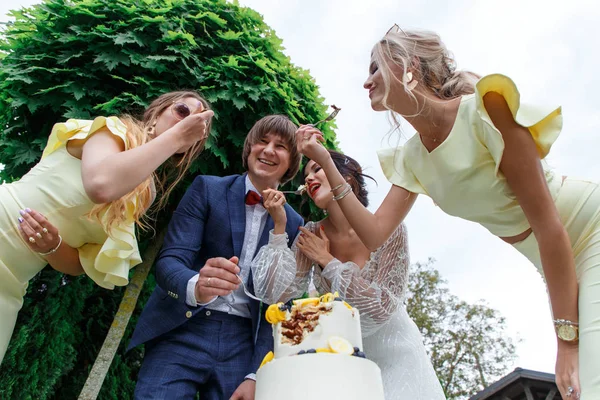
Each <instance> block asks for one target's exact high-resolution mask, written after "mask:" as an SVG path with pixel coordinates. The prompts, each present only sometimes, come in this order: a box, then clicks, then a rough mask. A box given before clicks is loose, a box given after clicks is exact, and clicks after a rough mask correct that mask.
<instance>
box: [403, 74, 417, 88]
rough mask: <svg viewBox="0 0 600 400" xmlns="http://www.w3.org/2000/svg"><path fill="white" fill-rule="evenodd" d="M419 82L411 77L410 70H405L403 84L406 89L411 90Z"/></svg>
mask: <svg viewBox="0 0 600 400" xmlns="http://www.w3.org/2000/svg"><path fill="white" fill-rule="evenodd" d="M418 84H419V82H417V80H416V79H413V74H412V72H407V73H406V75H405V78H404V85H405V86H406V87H407V88H408V90H413V89H414V88H416V87H417V85H418Z"/></svg>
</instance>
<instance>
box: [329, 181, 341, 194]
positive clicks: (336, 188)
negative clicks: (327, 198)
mask: <svg viewBox="0 0 600 400" xmlns="http://www.w3.org/2000/svg"><path fill="white" fill-rule="evenodd" d="M342 186H344V184H343V183H340V184H339V185H337V186H336V187H334V188H331V190H330V192H331V193H333V192H334V191H336V190H338V189H339V188H341V187H342Z"/></svg>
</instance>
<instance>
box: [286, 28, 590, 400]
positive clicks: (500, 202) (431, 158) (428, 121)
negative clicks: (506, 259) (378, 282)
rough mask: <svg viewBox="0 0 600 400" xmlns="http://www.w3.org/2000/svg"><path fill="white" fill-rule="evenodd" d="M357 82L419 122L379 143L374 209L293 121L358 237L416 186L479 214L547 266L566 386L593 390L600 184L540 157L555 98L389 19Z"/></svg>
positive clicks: (551, 131) (376, 242) (554, 119)
mask: <svg viewBox="0 0 600 400" xmlns="http://www.w3.org/2000/svg"><path fill="white" fill-rule="evenodd" d="M364 87H365V89H367V90H368V91H369V98H370V99H371V107H372V108H373V109H374V110H375V111H385V110H389V111H390V112H391V115H392V117H393V118H394V119H395V121H396V122H397V118H398V117H402V118H404V119H405V120H406V121H407V122H409V123H410V124H411V125H412V126H413V127H414V128H415V130H416V131H417V134H415V135H414V136H413V137H411V138H410V139H409V140H408V141H407V142H406V143H405V144H404V145H403V146H400V147H398V148H393V149H389V150H383V151H381V152H380V153H379V159H380V163H381V166H382V168H383V172H384V173H385V175H386V176H387V178H388V180H389V181H390V182H391V183H392V184H393V185H392V188H391V189H390V192H389V194H388V195H387V197H386V198H385V200H384V201H383V203H382V205H381V206H380V208H379V209H378V210H377V211H376V212H375V214H371V213H370V212H369V211H368V210H367V209H366V208H364V207H363V206H362V205H361V204H360V202H359V201H358V200H357V198H356V196H355V195H354V194H353V193H352V191H351V188H349V185H348V184H347V183H346V182H345V181H344V179H343V177H342V176H341V175H340V174H339V172H338V171H337V169H336V168H335V165H334V164H333V162H332V161H331V157H330V156H329V153H328V152H327V151H326V150H325V149H324V148H323V146H320V145H319V143H318V142H319V140H322V138H321V134H320V132H319V131H318V130H316V129H314V128H312V127H310V126H303V127H301V128H300V129H299V130H298V133H297V135H298V141H299V146H300V150H301V152H302V153H304V154H305V155H306V156H308V157H309V158H310V159H312V160H314V161H315V162H316V163H318V164H319V165H320V166H321V167H322V168H323V170H324V171H325V173H326V175H327V179H328V180H329V182H330V184H331V186H332V188H333V190H332V192H333V193H334V195H335V196H336V197H335V198H334V199H336V200H337V201H338V203H339V204H340V206H341V209H342V211H343V212H344V215H345V216H346V218H347V219H348V221H349V222H350V224H351V226H352V228H354V230H355V231H356V233H357V234H358V236H359V237H360V239H361V240H362V241H363V243H364V244H365V245H366V246H367V247H368V248H369V249H371V250H372V251H374V250H375V249H377V248H378V247H380V246H381V245H382V244H383V243H384V242H385V241H386V240H387V238H388V237H389V236H390V235H391V234H392V233H393V232H394V231H395V230H396V227H397V226H398V224H399V223H400V222H401V221H402V220H403V219H404V217H405V216H406V214H407V213H408V212H409V211H410V208H411V207H412V205H413V204H414V201H415V199H416V197H417V195H418V194H424V195H427V196H429V197H431V198H432V199H433V201H434V202H435V203H436V204H437V205H438V206H439V207H440V208H441V209H442V210H444V211H445V212H446V213H448V214H450V215H453V216H457V217H460V218H464V219H466V220H469V221H473V222H477V223H479V224H480V225H482V226H484V227H485V228H487V229H488V230H489V231H490V232H491V233H492V234H493V235H495V236H497V237H499V238H500V239H502V240H504V241H505V242H507V243H509V244H511V245H512V246H513V247H515V248H516V249H517V250H518V251H520V252H521V253H522V254H524V255H525V256H526V257H527V258H528V259H529V260H530V261H531V262H532V263H533V264H534V265H535V266H536V267H537V268H538V269H539V271H540V272H541V273H542V276H544V279H545V281H546V285H547V289H548V294H549V298H550V304H551V308H552V313H553V318H554V324H555V327H556V334H557V343H558V353H557V362H556V382H557V384H558V388H559V390H560V393H561V395H562V396H563V398H564V399H567V398H573V399H575V398H581V399H585V400H596V399H600V345H599V344H600V188H599V185H598V183H597V182H591V181H587V180H581V179H574V178H571V177H563V176H560V175H558V174H556V173H555V172H554V171H552V170H551V169H549V168H548V167H547V166H546V164H545V162H544V158H545V157H546V155H547V154H548V153H549V151H550V147H551V146H552V144H553V143H554V141H555V140H556V139H557V137H558V135H559V133H560V131H561V128H562V115H561V109H560V108H554V109H548V110H545V109H542V108H541V107H532V106H528V105H526V104H521V103H520V96H519V92H518V90H517V87H516V86H515V84H514V83H513V81H512V80H511V79H510V78H508V77H506V76H504V75H499V74H494V75H488V76H485V77H483V78H480V77H479V76H477V75H475V74H473V73H470V72H464V71H457V70H455V67H454V61H453V60H452V58H451V57H450V55H449V53H448V51H447V50H446V48H445V46H444V44H443V43H442V42H441V40H440V38H439V36H438V35H437V34H435V33H432V32H424V31H403V30H401V29H400V28H398V27H397V26H394V27H393V28H392V29H391V30H390V31H389V32H388V33H387V34H386V35H385V36H384V37H383V38H382V39H381V40H380V41H379V42H378V43H377V44H376V45H375V46H374V48H373V51H372V56H371V65H370V71H369V77H368V79H367V81H366V82H365V84H364ZM580 396H581V397H580Z"/></svg>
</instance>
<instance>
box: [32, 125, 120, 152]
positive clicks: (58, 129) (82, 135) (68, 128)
mask: <svg viewBox="0 0 600 400" xmlns="http://www.w3.org/2000/svg"><path fill="white" fill-rule="evenodd" d="M104 127H106V128H108V130H109V131H110V132H111V133H112V134H113V135H115V136H118V137H120V138H121V139H122V140H123V143H125V149H127V126H125V124H124V123H123V122H122V121H121V120H120V119H119V118H118V117H114V116H112V117H96V118H95V119H94V120H85V119H69V120H67V122H61V123H57V124H54V126H53V127H52V132H51V133H50V137H49V138H48V143H47V144H46V148H45V149H44V152H43V154H42V158H44V157H46V156H48V155H50V154H52V153H53V152H54V151H56V150H57V149H59V148H61V147H62V146H65V145H66V144H67V142H68V141H69V140H74V139H87V138H89V137H90V136H91V135H92V134H94V133H95V132H97V131H98V130H100V129H102V128H104Z"/></svg>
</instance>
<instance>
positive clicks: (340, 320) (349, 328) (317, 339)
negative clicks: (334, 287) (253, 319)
mask: <svg viewBox="0 0 600 400" xmlns="http://www.w3.org/2000/svg"><path fill="white" fill-rule="evenodd" d="M329 304H330V306H331V310H330V311H329V312H328V313H327V314H324V315H321V316H319V323H318V324H317V325H316V326H315V328H314V330H313V331H312V332H307V333H306V334H305V335H304V338H303V340H302V342H301V343H299V344H292V343H282V335H281V329H282V328H281V323H278V324H275V325H273V338H274V346H273V347H274V348H273V353H274V354H275V358H280V357H286V356H289V355H292V354H298V352H299V351H300V350H309V349H319V348H329V338H330V337H332V336H338V337H341V338H344V339H346V340H347V341H348V342H350V344H351V345H352V347H358V348H359V349H360V350H361V351H363V345H362V334H361V331H360V315H359V313H358V310H357V309H356V308H353V309H349V308H348V307H346V305H345V304H344V303H343V302H341V301H332V302H331V303H329ZM328 306H329V305H328ZM288 318H289V315H288Z"/></svg>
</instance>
